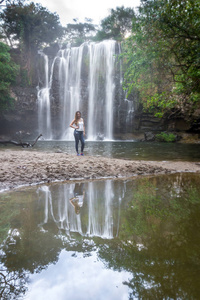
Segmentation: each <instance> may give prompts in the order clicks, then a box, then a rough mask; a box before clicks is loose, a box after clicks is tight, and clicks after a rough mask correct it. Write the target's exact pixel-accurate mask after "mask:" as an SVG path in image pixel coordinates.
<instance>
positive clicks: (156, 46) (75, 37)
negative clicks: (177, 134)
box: [0, 0, 200, 132]
mask: <svg viewBox="0 0 200 300" xmlns="http://www.w3.org/2000/svg"><path fill="white" fill-rule="evenodd" d="M26 2H27V1H22V0H13V1H8V0H0V5H1V7H0V8H1V11H0V18H1V32H0V38H1V43H0V64H1V65H0V66H1V68H0V110H1V112H3V111H5V110H8V108H12V105H13V103H14V100H13V101H12V93H11V89H10V87H13V86H16V87H17V88H18V87H20V86H21V87H22V88H28V87H30V88H33V87H34V88H35V87H36V86H37V84H38V70H39V69H40V62H39V59H38V50H40V49H45V48H46V50H45V51H49V52H52V51H53V52H54V51H56V50H57V49H58V48H59V45H61V44H63V45H65V44H67V43H68V42H71V43H72V45H74V46H79V45H80V44H81V43H83V42H85V41H90V40H92V41H100V40H104V39H115V40H118V41H121V42H122V50H123V51H122V55H121V57H122V59H123V61H124V88H125V89H126V90H127V91H128V93H137V94H138V95H139V102H140V104H139V105H138V108H139V111H140V113H141V114H143V116H144V113H146V114H152V115H154V116H156V117H157V118H160V119H165V120H166V119H177V118H180V119H184V120H186V121H188V122H189V123H190V124H192V126H189V127H188V128H190V129H192V130H193V129H194V130H195V131H196V132H199V131H200V71H199V70H200V58H199V53H200V8H199V3H198V1H195V0H184V1H183V0H171V1H165V0H145V1H144V0H141V5H140V7H139V9H138V10H137V11H134V10H133V9H131V8H124V7H123V6H122V7H117V8H116V9H115V10H114V9H111V11H110V15H109V16H108V17H106V18H105V19H103V20H102V21H101V24H100V26H97V25H94V24H93V23H92V20H91V19H87V18H86V19H85V23H80V22H79V20H78V19H75V20H74V23H73V24H67V25H66V27H62V26H61V24H60V21H59V17H58V15H57V14H55V13H51V12H49V11H48V10H47V9H46V8H44V7H42V6H41V5H40V4H34V3H32V2H31V3H28V4H27V3H26ZM47 49H49V50H47ZM55 49H56V50H55ZM53 55H54V53H52V56H53ZM15 105H16V103H15Z"/></svg>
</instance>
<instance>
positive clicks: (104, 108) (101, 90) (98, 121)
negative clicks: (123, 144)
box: [88, 41, 116, 140]
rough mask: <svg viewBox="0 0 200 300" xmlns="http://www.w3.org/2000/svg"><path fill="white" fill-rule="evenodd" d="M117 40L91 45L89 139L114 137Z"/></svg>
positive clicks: (109, 138) (110, 138)
mask: <svg viewBox="0 0 200 300" xmlns="http://www.w3.org/2000/svg"><path fill="white" fill-rule="evenodd" d="M115 46H116V42H115V41H104V42H102V43H99V44H95V43H92V44H90V45H89V55H90V73H89V74H90V76H89V84H88V89H89V106H88V139H89V140H95V139H96V138H97V136H102V135H103V137H104V138H105V139H108V140H112V139H113V100H114V96H115V94H114V91H115V82H114V70H115V56H114V54H115Z"/></svg>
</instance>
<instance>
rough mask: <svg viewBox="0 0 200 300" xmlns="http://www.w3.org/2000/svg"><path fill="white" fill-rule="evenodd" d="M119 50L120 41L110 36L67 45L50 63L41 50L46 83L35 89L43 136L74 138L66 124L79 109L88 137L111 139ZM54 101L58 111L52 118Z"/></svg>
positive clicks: (60, 138) (63, 138)
mask: <svg viewBox="0 0 200 300" xmlns="http://www.w3.org/2000/svg"><path fill="white" fill-rule="evenodd" d="M119 52H120V45H119V44H118V43H117V42H116V41H112V40H108V41H103V42H100V43H84V44H82V45H81V46H80V47H70V46H69V45H68V46H67V48H66V49H62V50H59V51H58V53H57V55H56V57H55V58H54V60H53V64H52V66H51V67H50V66H49V60H48V57H47V56H46V55H44V54H42V55H43V57H44V63H45V83H44V87H42V88H41V89H39V91H38V119H39V131H40V132H41V133H42V134H43V137H44V138H45V139H58V140H73V130H72V128H69V124H70V123H71V121H72V120H73V119H74V115H75V112H76V111H78V110H80V111H81V112H82V116H83V117H84V120H85V124H86V134H87V139H88V140H96V139H98V138H99V137H100V138H101V139H104V140H112V139H113V119H114V117H113V116H114V100H115V92H116V91H115V89H116V73H117V72H118V71H117V67H116V65H117V60H118V59H117V54H119ZM120 82H121V79H120ZM56 83H57V86H56V87H55V85H56ZM52 86H53V87H52ZM55 90H56V92H55ZM54 94H56V95H58V96H57V98H59V99H58V100H56V99H55V96H54ZM52 103H53V104H52ZM55 103H56V105H57V107H58V109H57V110H58V113H57V116H56V117H54V119H53V117H52V110H53V109H54V110H55V107H54V108H53V105H54V106H55ZM54 127H56V130H55V128H54ZM55 132H57V134H55Z"/></svg>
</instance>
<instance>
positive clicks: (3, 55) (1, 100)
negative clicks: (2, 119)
mask: <svg viewBox="0 0 200 300" xmlns="http://www.w3.org/2000/svg"><path fill="white" fill-rule="evenodd" d="M18 70H19V68H18V66H17V65H16V64H15V63H14V62H13V61H12V60H11V57H10V53H9V47H8V46H7V45H5V44H4V43H1V42H0V110H5V109H8V108H9V107H11V106H12V102H13V99H12V97H11V96H10V85H11V84H12V83H14V82H15V79H16V75H17V73H18Z"/></svg>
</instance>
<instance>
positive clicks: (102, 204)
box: [37, 181, 124, 238]
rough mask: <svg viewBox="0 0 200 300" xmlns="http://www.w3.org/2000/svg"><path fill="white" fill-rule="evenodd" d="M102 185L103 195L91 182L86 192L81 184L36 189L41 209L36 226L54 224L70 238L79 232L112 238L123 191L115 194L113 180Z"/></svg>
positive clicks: (117, 221) (116, 226)
mask: <svg viewBox="0 0 200 300" xmlns="http://www.w3.org/2000/svg"><path fill="white" fill-rule="evenodd" d="M102 184H103V185H104V187H103V188H102V189H103V190H104V192H103V191H102V189H100V190H98V189H96V188H95V185H94V184H93V183H92V182H89V183H87V184H86V185H87V189H86V191H85V189H84V185H85V184H84V183H76V184H75V183H72V184H67V185H58V186H57V188H56V187H53V191H51V188H50V187H48V186H42V187H39V188H38V191H37V192H38V195H39V199H40V205H41V207H43V209H44V217H43V220H42V222H41V223H40V225H39V226H40V227H41V228H42V229H43V230H44V228H46V227H47V226H48V224H49V223H50V222H52V221H53V222H54V223H55V224H56V226H57V227H58V228H59V229H61V230H65V231H66V232H67V233H68V234H69V235H70V232H78V233H80V234H81V235H82V236H90V237H92V236H99V237H102V238H113V237H114V236H116V235H117V232H118V229H119V228H118V227H119V216H120V203H121V199H122V197H123V195H124V190H123V189H122V191H120V194H119V190H117V191H115V192H114V189H113V181H105V182H104V183H102V182H101V185H102ZM116 210H117V212H115V211H116ZM114 214H115V215H114ZM82 216H84V222H83V220H82ZM114 221H115V222H116V224H114Z"/></svg>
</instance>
